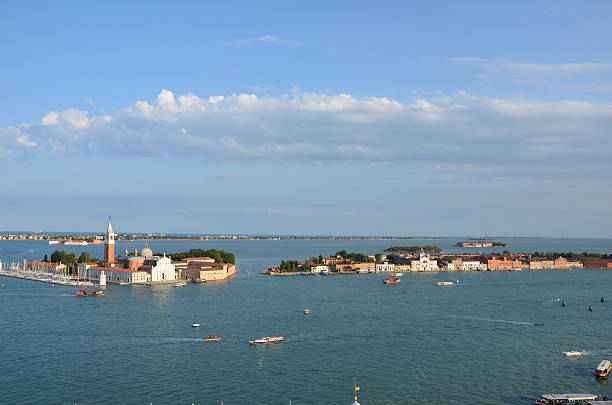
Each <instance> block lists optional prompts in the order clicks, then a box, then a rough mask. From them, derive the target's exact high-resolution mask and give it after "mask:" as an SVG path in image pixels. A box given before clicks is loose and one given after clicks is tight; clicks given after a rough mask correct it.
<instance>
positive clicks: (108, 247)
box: [104, 217, 115, 266]
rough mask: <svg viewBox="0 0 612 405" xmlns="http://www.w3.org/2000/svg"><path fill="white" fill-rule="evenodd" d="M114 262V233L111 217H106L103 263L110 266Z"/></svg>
mask: <svg viewBox="0 0 612 405" xmlns="http://www.w3.org/2000/svg"><path fill="white" fill-rule="evenodd" d="M114 262H115V233H114V232H113V225H112V224H111V219H110V217H108V225H107V226H106V234H105V237H104V263H106V265H107V266H111V265H112V264H113V263H114Z"/></svg>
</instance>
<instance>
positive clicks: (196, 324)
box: [191, 322, 202, 328]
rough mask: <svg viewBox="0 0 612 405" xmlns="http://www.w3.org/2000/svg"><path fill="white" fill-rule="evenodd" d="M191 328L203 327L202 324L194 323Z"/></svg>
mask: <svg viewBox="0 0 612 405" xmlns="http://www.w3.org/2000/svg"><path fill="white" fill-rule="evenodd" d="M191 326H193V327H194V328H199V327H200V326H202V325H201V324H200V322H194V323H192V324H191Z"/></svg>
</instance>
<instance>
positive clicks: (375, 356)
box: [0, 239, 612, 405]
mask: <svg viewBox="0 0 612 405" xmlns="http://www.w3.org/2000/svg"><path fill="white" fill-rule="evenodd" d="M426 242H427V244H436V245H438V246H441V247H444V248H445V249H447V250H450V249H449V248H450V245H453V244H454V243H455V242H456V241H451V240H449V241H426ZM422 243H425V241H404V242H401V243H398V241H207V242H198V241H152V242H150V245H152V248H153V249H154V250H164V251H167V252H171V251H178V250H184V249H186V248H190V247H203V248H212V247H214V248H224V249H226V250H230V251H232V252H234V253H236V256H237V259H238V275H237V276H236V277H235V278H233V279H232V280H231V281H228V282H220V283H208V284H189V285H188V286H186V287H182V288H174V287H145V286H133V287H129V286H109V287H108V288H107V293H106V295H105V296H104V297H76V296H74V295H73V290H74V288H68V287H60V286H51V285H48V284H43V283H36V282H31V281H26V280H17V279H11V278H5V277H1V278H0V283H4V284H6V286H5V287H2V288H0V331H1V334H0V347H1V348H2V350H1V353H2V355H1V358H0V403H6V404H15V403H20V404H27V403H39V404H42V403H44V404H73V403H75V402H76V403H78V404H110V403H115V404H149V403H151V402H152V403H154V404H191V403H197V404H220V403H221V401H224V404H229V405H231V404H279V405H280V404H287V403H288V402H289V400H291V401H292V403H293V404H296V405H301V404H348V403H349V402H350V401H351V399H352V398H351V397H352V386H353V384H354V383H357V384H359V385H360V386H361V387H362V391H361V396H360V402H361V403H362V404H363V405H373V404H414V403H421V402H425V401H424V399H426V400H427V402H429V403H431V402H434V403H441V404H457V403H466V404H530V403H532V402H533V399H534V398H536V397H537V396H538V395H540V394H542V393H547V392H593V393H597V394H601V395H607V396H612V388H611V387H610V385H608V384H607V381H606V380H597V379H596V378H595V377H594V376H593V370H594V367H595V366H596V365H597V364H598V363H599V362H600V361H601V360H602V359H604V358H608V359H611V358H612V340H611V339H610V337H611V336H612V271H608V270H572V271H522V272H499V273H497V272H482V273H453V274H446V273H432V274H408V275H405V276H404V277H403V278H402V283H401V284H399V285H384V284H383V283H382V280H383V278H384V276H382V275H359V276H355V275H342V276H317V277H301V276H294V277H267V276H262V275H259V274H258V272H259V271H260V270H261V269H264V268H267V267H270V266H272V265H274V264H277V263H278V262H279V261H280V259H286V258H296V259H300V258H305V257H308V256H310V255H315V254H317V255H318V254H319V253H322V254H329V253H334V252H335V251H337V250H340V249H343V248H345V249H347V250H357V251H363V252H367V253H376V252H377V251H380V250H382V249H384V248H385V247H388V246H390V245H397V244H422ZM510 244H511V245H512V248H511V249H517V250H539V251H543V250H544V251H546V250H556V251H568V250H573V251H583V250H588V251H599V252H607V253H608V252H610V250H611V248H612V241H611V240H603V239H592V240H588V239H577V240H567V239H558V240H553V239H533V240H526V239H520V240H519V239H517V240H513V241H510ZM123 246H128V247H129V248H130V249H133V247H134V246H135V247H138V248H141V247H142V242H134V243H132V242H130V243H126V244H125V245H122V244H119V245H118V251H119V250H122V249H123ZM63 248H66V250H68V251H75V252H80V251H81V250H82V247H63ZM54 249H56V247H49V246H48V245H45V244H44V243H43V242H37V241H32V242H29V241H26V242H23V241H15V242H13V241H0V257H2V258H3V260H7V259H13V260H14V259H17V258H20V259H23V258H25V257H28V258H39V257H41V256H42V255H44V254H45V253H50V252H51V251H53V250H54ZM456 249H457V251H465V249H460V248H456ZM90 251H91V252H92V254H94V255H98V257H101V247H99V246H94V247H91V249H90ZM455 279H458V280H459V281H460V283H459V284H456V285H453V286H452V287H444V288H443V287H435V286H434V283H435V282H436V281H440V280H455ZM601 296H604V297H606V298H607V299H608V300H609V301H610V302H606V303H603V304H602V303H600V302H599V297H601ZM554 298H561V299H563V300H565V301H566V302H567V303H568V306H567V307H565V308H563V307H561V306H560V305H559V303H557V302H553V299H554ZM589 304H591V305H593V308H594V311H593V312H591V313H589V312H588V311H587V307H588V305H589ZM304 308H310V309H312V313H311V314H310V315H304V314H303V313H302V310H303V309H304ZM194 321H200V322H202V327H201V328H199V329H196V328H192V327H191V323H192V322H194ZM536 322H543V323H544V326H543V327H537V326H534V325H533V323H536ZM210 335H217V336H222V337H223V339H224V340H223V341H222V342H203V341H200V340H199V338H201V337H202V336H210ZM267 335H283V336H285V337H286V338H287V341H286V342H285V343H282V344H276V345H272V346H263V347H261V346H260V347H252V346H250V345H249V344H248V340H249V339H251V338H255V337H261V336H267ZM567 350H580V351H585V352H586V353H585V354H584V355H583V356H580V357H577V358H572V359H569V358H565V357H563V356H562V352H563V351H567Z"/></svg>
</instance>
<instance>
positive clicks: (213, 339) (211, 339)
mask: <svg viewBox="0 0 612 405" xmlns="http://www.w3.org/2000/svg"><path fill="white" fill-rule="evenodd" d="M202 340H203V341H205V342H218V341H220V340H221V338H220V337H219V336H206V337H203V338H202Z"/></svg>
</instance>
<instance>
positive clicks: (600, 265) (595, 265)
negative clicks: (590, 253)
mask: <svg viewBox="0 0 612 405" xmlns="http://www.w3.org/2000/svg"><path fill="white" fill-rule="evenodd" d="M582 265H583V267H584V268H587V269H612V260H606V259H599V258H597V257H585V258H583V259H582Z"/></svg>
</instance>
